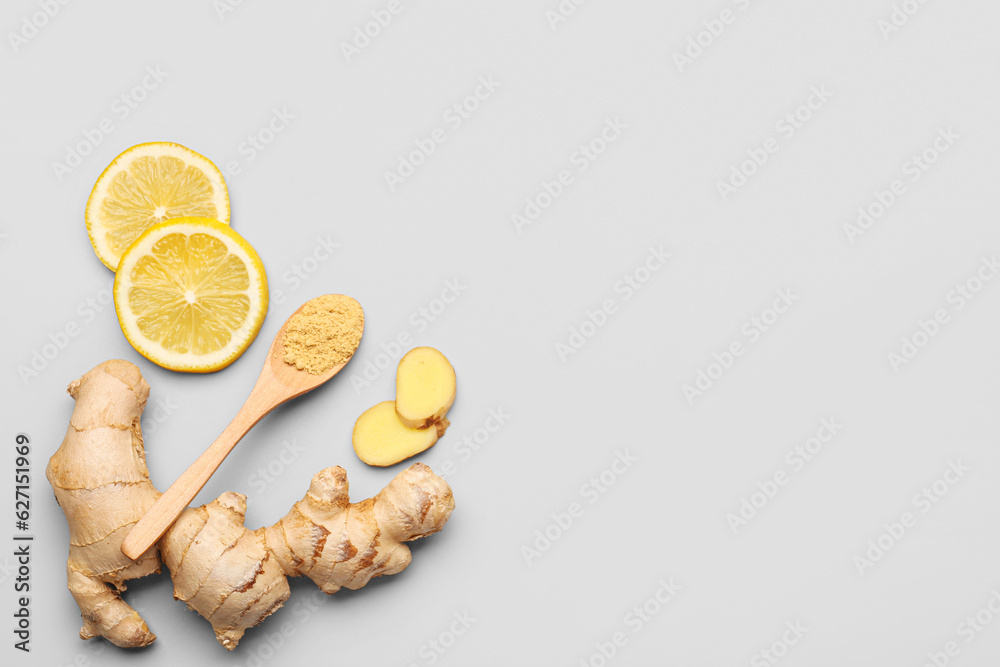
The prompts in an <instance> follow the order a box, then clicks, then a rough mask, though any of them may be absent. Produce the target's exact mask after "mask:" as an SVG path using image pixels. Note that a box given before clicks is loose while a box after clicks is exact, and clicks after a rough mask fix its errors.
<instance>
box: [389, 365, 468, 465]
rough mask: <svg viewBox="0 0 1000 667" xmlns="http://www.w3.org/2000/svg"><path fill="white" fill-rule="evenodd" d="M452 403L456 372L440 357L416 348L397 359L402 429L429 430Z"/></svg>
mask: <svg viewBox="0 0 1000 667" xmlns="http://www.w3.org/2000/svg"><path fill="white" fill-rule="evenodd" d="M454 402H455V369H454V368H452V367H451V364H450V363H449V362H448V360H447V359H446V358H445V356H444V355H443V354H441V353H440V352H438V351H437V350H435V349H434V348H433V347H415V348H413V349H412V350H410V351H409V352H407V353H406V354H405V355H404V356H403V358H402V359H400V360H399V367H398V368H397V369H396V414H397V415H398V416H399V421H401V422H402V423H403V425H404V426H409V427H410V428H418V429H425V428H429V427H430V426H432V425H433V424H434V423H436V422H439V421H441V420H442V419H444V416H445V415H446V414H447V413H448V409H449V408H450V407H451V405H452V403H454ZM432 444H433V443H432ZM428 446H429V445H428Z"/></svg>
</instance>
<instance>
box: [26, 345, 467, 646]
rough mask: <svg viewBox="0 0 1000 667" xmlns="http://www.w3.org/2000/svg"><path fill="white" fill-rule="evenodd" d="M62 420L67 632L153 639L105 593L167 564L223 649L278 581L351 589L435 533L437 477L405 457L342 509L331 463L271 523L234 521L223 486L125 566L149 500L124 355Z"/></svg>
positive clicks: (278, 588) (78, 386)
mask: <svg viewBox="0 0 1000 667" xmlns="http://www.w3.org/2000/svg"><path fill="white" fill-rule="evenodd" d="M69 392H70V394H71V395H72V396H73V397H74V398H75V399H76V402H77V403H76V407H75V409H74V411H73V416H72V417H71V419H70V426H69V429H68V431H67V434H66V439H65V440H64V441H63V443H62V445H61V446H60V448H59V449H58V450H57V451H56V453H55V454H54V455H53V456H52V459H51V460H50V461H49V466H48V469H47V470H46V476H47V477H48V479H49V482H50V484H52V488H53V490H54V491H55V494H56V499H57V500H58V501H59V504H60V506H61V507H62V509H63V512H64V513H65V515H66V522H67V524H68V525H69V532H70V554H69V560H68V562H67V576H68V587H69V590H70V592H71V593H72V595H73V597H74V599H75V600H76V602H77V604H78V605H79V607H80V612H81V614H82V615H83V620H84V625H83V629H82V630H81V631H80V636H81V637H82V638H84V639H88V638H90V637H94V636H98V635H100V636H103V637H105V638H107V639H108V640H109V641H111V642H112V643H114V644H116V645H118V646H123V647H135V646H145V645H147V644H149V643H150V642H152V641H153V640H154V639H155V638H156V637H155V635H153V633H152V632H150V631H149V628H148V627H147V626H146V623H145V622H144V621H143V619H142V618H141V617H140V616H139V614H138V613H137V612H136V611H135V610H134V609H132V608H131V607H129V606H128V604H126V603H125V602H124V601H123V600H122V599H121V597H120V596H119V591H121V590H124V588H125V581H127V580H129V579H136V578H138V577H142V576H145V575H147V574H151V573H154V572H158V571H159V570H160V558H159V556H158V554H157V551H159V555H160V556H162V558H163V562H164V563H165V564H166V565H167V567H168V569H169V570H170V574H171V578H172V579H173V581H174V595H175V597H177V598H178V599H181V600H184V601H185V602H186V603H187V604H188V606H189V607H190V608H191V609H193V610H194V611H197V612H198V613H199V614H201V615H202V616H203V617H205V618H206V619H208V620H209V622H210V623H211V624H212V628H213V629H214V631H215V634H216V638H217V639H218V641H219V643H220V644H222V645H223V646H225V647H226V648H227V649H230V650H232V649H233V648H235V647H236V645H237V643H238V642H239V640H240V638H241V637H242V636H243V633H244V632H245V631H246V629H247V628H250V627H252V626H254V625H256V624H257V623H260V622H261V621H262V620H263V619H264V618H266V617H267V616H269V615H270V614H271V613H273V612H274V611H276V610H277V609H278V608H280V607H281V605H282V604H283V603H284V602H285V600H286V599H287V598H288V596H289V594H290V591H289V587H288V581H287V579H286V577H295V576H306V577H309V578H310V579H312V580H313V581H314V582H315V583H316V584H317V585H318V586H319V587H320V588H321V589H322V590H323V591H324V592H325V593H328V594H332V593H335V592H336V591H337V590H339V589H340V588H341V587H344V588H350V589H356V588H361V587H362V586H364V585H365V584H367V583H368V582H369V581H370V580H371V579H372V578H374V577H379V576H382V575H386V574H395V573H397V572H400V571H402V570H403V569H404V568H405V567H406V566H407V565H409V563H410V550H409V548H408V547H407V546H406V545H405V544H404V542H408V541H411V540H415V539H417V538H420V537H424V536H426V535H430V534H432V533H435V532H437V531H439V530H441V528H443V527H444V524H445V522H447V520H448V517H449V516H450V515H451V512H452V510H453V509H454V506H455V501H454V498H453V497H452V493H451V489H450V488H449V486H448V484H447V483H446V482H445V481H444V480H443V479H441V478H440V477H438V476H437V475H435V474H434V473H433V472H432V471H431V470H430V468H428V467H427V466H425V465H422V464H419V463H418V464H415V465H413V466H411V467H409V468H407V469H406V470H404V471H403V472H401V473H400V474H398V475H397V476H396V477H395V478H394V479H393V480H392V481H391V482H389V485H388V486H386V487H385V488H384V489H383V490H382V491H381V492H379V493H378V494H377V495H376V496H375V497H374V498H369V499H367V500H363V501H361V502H359V503H351V502H350V500H349V498H348V485H347V475H346V473H345V472H344V470H343V469H342V468H338V467H333V468H326V469H325V470H321V471H320V472H319V473H317V474H316V476H315V477H313V480H312V484H311V485H310V487H309V491H308V492H307V493H306V495H305V497H304V498H303V499H302V500H300V501H299V502H297V503H296V504H295V505H294V506H293V507H292V509H291V510H290V511H289V512H288V514H287V515H286V516H285V517H284V518H283V519H282V520H281V521H279V522H278V523H276V524H274V525H273V526H270V527H266V528H258V529H257V530H254V531H251V530H248V529H247V528H245V527H244V526H243V521H244V516H245V512H246V497H245V496H243V495H241V494H238V493H233V492H227V493H224V494H222V495H221V496H219V497H218V498H217V499H215V500H214V501H212V502H210V503H208V504H207V505H203V506H201V507H197V508H188V509H186V510H185V511H184V512H183V513H182V514H181V516H180V517H179V518H178V520H177V521H176V522H174V524H173V525H172V526H171V528H170V529H169V530H168V531H167V533H166V534H165V535H164V536H163V537H162V538H161V539H160V541H159V543H158V546H154V547H152V548H150V549H149V550H148V551H147V552H146V553H144V554H143V555H142V556H141V557H140V558H139V559H138V560H136V561H131V560H129V559H128V558H127V557H126V556H125V555H124V554H122V553H121V543H122V540H124V538H125V535H127V534H128V532H129V531H130V530H131V528H132V526H133V525H134V524H135V523H136V522H137V521H138V520H139V518H140V517H141V516H142V515H143V514H144V513H145V511H146V510H147V509H148V508H149V507H150V506H151V505H152V504H153V502H155V501H156V499H157V498H158V497H159V492H158V491H157V490H156V488H155V487H153V485H152V483H151V482H150V481H149V476H148V472H147V470H146V463H145V453H144V449H143V442H142V432H141V429H140V426H139V422H140V418H141V416H142V411H143V408H144V407H145V404H146V399H147V398H148V396H149V386H148V385H147V384H146V382H145V381H144V380H143V379H142V375H141V374H140V373H139V369H138V368H136V367H135V366H134V365H132V364H131V363H129V362H127V361H120V360H114V361H107V362H105V363H103V364H101V365H99V366H97V367H96V368H94V369H93V370H91V371H90V372H89V373H87V374H86V375H84V376H83V377H82V378H80V379H79V380H76V381H74V382H73V383H72V384H70V387H69Z"/></svg>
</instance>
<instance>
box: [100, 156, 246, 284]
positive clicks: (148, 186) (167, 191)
mask: <svg viewBox="0 0 1000 667" xmlns="http://www.w3.org/2000/svg"><path fill="white" fill-rule="evenodd" d="M184 216H197V217H206V218H215V219H216V220H218V221H219V222H224V223H227V224H228V223H229V192H228V191H227V190H226V182H225V180H223V178H222V172H220V171H219V168H218V167H216V166H215V165H214V164H212V161H211V160H209V159H208V158H206V157H204V156H202V155H199V154H198V153H195V152H194V151H193V150H191V149H189V148H185V147H184V146H181V145H180V144H172V143H170V142H166V141H160V142H155V143H149V144H139V145H138V146H133V147H132V148H129V149H128V150H127V151H125V152H124V153H122V154H121V155H119V156H118V157H116V158H115V159H114V160H113V161H112V162H111V164H110V165H108V168H107V169H105V170H104V173H102V174H101V176H100V178H98V179H97V183H96V184H94V189H93V190H92V191H91V192H90V199H88V200H87V213H86V218H87V233H88V234H89V235H90V244H91V245H92V246H94V252H96V253H97V257H98V258H99V259H100V260H101V261H102V262H104V265H105V266H107V267H108V268H109V269H111V270H112V271H114V270H115V269H117V268H118V262H119V261H120V260H121V257H122V253H124V252H125V249H126V248H128V247H129V246H130V245H132V242H133V241H135V240H136V239H137V238H139V235H140V234H142V233H143V232H144V231H146V230H147V229H149V228H150V227H151V226H152V225H155V224H156V223H158V222H163V221H164V220H169V219H170V218H180V217H184Z"/></svg>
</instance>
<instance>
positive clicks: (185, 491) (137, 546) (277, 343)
mask: <svg viewBox="0 0 1000 667" xmlns="http://www.w3.org/2000/svg"><path fill="white" fill-rule="evenodd" d="M328 296H330V295H328ZM334 296H342V295H334ZM322 298H323V297H316V298H315V299H310V300H309V301H306V302H305V303H304V304H302V305H301V306H299V308H298V309H297V310H296V311H295V312H294V313H292V314H291V315H290V316H289V317H288V319H287V320H285V323H284V324H282V325H281V329H279V330H278V333H277V335H276V336H275V337H274V342H272V343H271V347H270V349H268V351H267V359H266V360H265V361H264V368H262V369H261V371H260V376H259V377H258V378H257V382H256V384H254V387H253V389H252V390H251V391H250V395H249V396H248V397H247V400H246V402H245V403H244V404H243V407H242V408H240V411H239V412H238V413H236V417H234V418H233V421H231V422H230V423H229V426H227V427H226V429H225V430H224V431H223V432H222V434H221V435H220V436H219V437H218V438H217V439H216V440H215V442H213V443H212V444H211V445H210V446H209V447H208V449H206V450H205V452H204V453H203V454H202V455H201V456H199V457H198V458H197V459H196V460H195V462H194V463H192V464H191V466H190V467H189V468H188V469H187V470H185V471H184V473H183V474H182V475H181V476H180V477H178V478H177V480H176V481H175V482H174V483H173V484H171V485H170V488H169V489H167V491H166V493H164V494H163V495H162V496H160V499H159V500H157V501H156V502H155V503H154V504H153V506H152V507H150V508H149V511H148V512H146V514H145V515H143V517H142V518H141V519H139V521H138V523H136V524H135V526H134V527H133V528H132V530H131V531H130V532H129V534H128V535H127V536H126V537H125V539H124V540H123V541H122V547H121V549H122V553H124V554H125V555H126V556H128V557H129V558H131V559H132V560H135V559H137V558H138V557H139V556H141V555H142V554H143V553H145V552H146V550H147V549H149V547H151V546H153V544H154V543H156V541H157V540H159V539H160V538H161V537H162V536H163V533H165V532H167V528H169V527H170V524H172V523H173V522H174V521H175V520H176V519H177V517H178V516H180V513H181V512H183V511H184V508H185V507H187V506H188V504H189V503H190V502H191V501H192V500H193V499H194V497H195V496H196V495H198V492H199V491H201V489H202V488H203V487H204V486H205V484H206V483H207V482H208V480H209V479H210V478H211V477H212V474H213V473H214V472H215V471H216V469H217V468H218V467H219V466H220V465H221V464H222V462H223V461H224V460H225V459H226V457H227V456H228V455H229V452H231V451H233V448H234V447H236V445H237V443H239V441H240V440H242V439H243V436H244V435H246V434H247V432H248V431H249V430H250V429H252V428H253V427H254V426H255V425H256V424H257V422H259V421H260V420H261V419H263V418H264V416H265V415H267V414H268V413H269V412H271V411H272V410H274V409H275V408H276V407H278V406H279V405H281V404H282V403H285V402H287V401H290V400H292V399H293V398H295V397H297V396H301V395H302V394H304V393H306V392H308V391H311V390H313V389H315V388H316V387H318V386H320V385H321V384H323V383H324V382H326V381H327V380H329V379H330V378H332V377H333V376H334V375H336V374H337V373H339V372H340V371H341V370H342V369H343V368H344V366H346V365H347V362H349V361H350V360H351V358H352V357H353V356H354V352H355V351H357V348H356V347H355V349H354V350H351V356H350V357H348V358H347V359H346V360H345V361H344V362H343V363H341V364H338V365H336V366H334V367H333V368H330V369H328V370H326V371H324V372H323V373H320V374H313V373H309V372H307V371H305V370H299V369H298V368H296V367H295V366H294V365H292V364H289V363H287V362H286V361H285V344H284V340H285V331H286V330H287V329H288V324H289V322H291V320H292V318H294V317H295V316H296V315H298V314H299V313H300V312H302V309H304V308H305V307H306V306H308V305H310V304H312V303H314V302H315V301H317V300H318V299H322ZM346 298H350V297H346ZM352 301H353V299H352ZM355 303H357V302H356V301H355ZM358 307H359V308H360V304H359V305H358ZM361 326H362V333H363V331H364V319H363V317H362V322H361ZM359 343H360V338H359Z"/></svg>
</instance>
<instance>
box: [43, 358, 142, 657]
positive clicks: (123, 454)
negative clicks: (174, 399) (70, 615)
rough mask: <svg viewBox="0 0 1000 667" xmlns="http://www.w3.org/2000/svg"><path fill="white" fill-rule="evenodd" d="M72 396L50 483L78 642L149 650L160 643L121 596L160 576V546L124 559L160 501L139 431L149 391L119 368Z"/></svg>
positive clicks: (92, 378)
mask: <svg viewBox="0 0 1000 667" xmlns="http://www.w3.org/2000/svg"><path fill="white" fill-rule="evenodd" d="M68 391H69V394H70V396H72V397H73V398H74V399H76V406H75V408H74V409H73V416H72V417H70V420H69V428H68V429H67V431H66V438H65V439H64V440H63V443H62V445H61V446H60V447H59V450H58V451H56V453H55V454H54V455H53V456H52V458H51V459H50V460H49V465H48V467H47V468H46V470H45V476H46V477H47V478H48V480H49V484H51V485H52V490H53V491H55V495H56V501H57V502H58V503H59V505H60V507H62V509H63V512H64V513H65V514H66V523H67V524H69V541H70V546H69V559H68V560H67V562H66V575H67V579H68V582H69V583H68V586H69V591H70V593H72V594H73V598H74V599H75V600H76V603H77V604H78V605H79V606H80V611H81V612H82V613H83V628H81V629H80V637H81V638H82V639H90V638H91V637H95V636H97V635H101V636H103V637H105V638H106V639H107V640H108V641H110V642H111V643H112V644H115V645H117V646H123V647H133V646H146V645H147V644H149V643H151V642H152V641H153V640H154V639H156V635H154V634H153V633H152V632H150V631H149V628H148V627H147V626H146V623H145V622H144V621H143V620H142V617H140V616H139V614H138V613H137V612H136V611H135V610H134V609H132V608H131V607H130V606H128V604H126V603H125V602H124V601H123V600H122V599H121V597H120V596H119V595H118V593H119V592H120V591H123V590H125V582H126V581H127V580H129V579H138V578H139V577H144V576H146V575H147V574H153V573H157V572H159V571H160V559H159V557H158V555H157V548H156V546H155V545H154V546H153V547H150V549H149V550H148V551H146V553H144V554H142V556H140V557H139V559H138V560H135V561H132V560H130V559H129V558H128V556H126V555H125V554H123V553H122V552H121V542H122V540H123V539H125V535H127V534H128V532H129V531H130V530H131V529H132V526H133V525H134V524H135V523H136V522H137V521H138V520H139V518H140V517H142V515H143V514H145V513H146V511H147V510H148V509H149V508H150V506H151V505H152V504H153V503H155V502H156V500H157V498H159V497H160V493H159V491H157V490H156V488H155V487H154V486H153V483H152V482H150V481H149V472H148V471H147V469H146V457H145V454H144V450H143V446H142V430H141V429H140V426H139V418H140V416H141V415H142V411H143V408H145V407H146V399H147V398H148V397H149V385H147V384H146V381H145V380H143V379H142V375H141V374H140V373H139V369H138V368H136V367H135V366H133V365H132V364H130V363H128V362H127V361H118V360H115V361H108V362H106V363H104V364H101V365H100V366H98V367H97V368H95V369H94V370H92V371H90V372H89V373H87V374H86V375H84V376H83V377H82V378H80V379H79V380H74V381H73V382H72V383H71V384H70V385H69V389H68ZM108 584H110V585H111V586H113V587H114V589H113V590H112V588H109V587H108Z"/></svg>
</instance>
